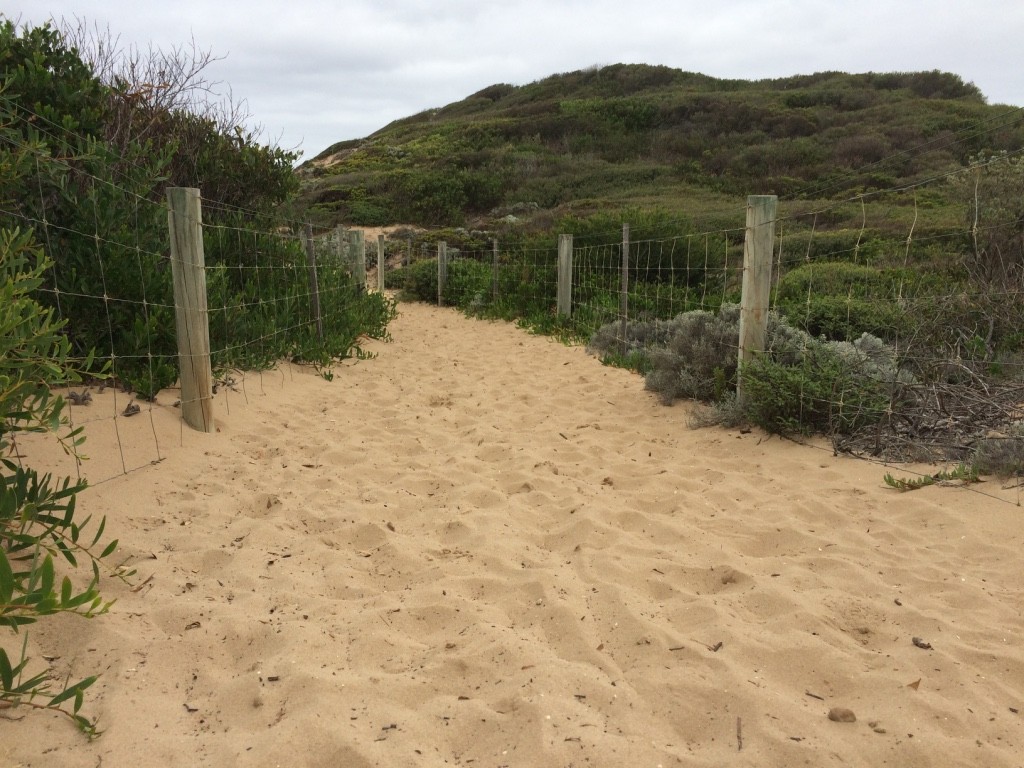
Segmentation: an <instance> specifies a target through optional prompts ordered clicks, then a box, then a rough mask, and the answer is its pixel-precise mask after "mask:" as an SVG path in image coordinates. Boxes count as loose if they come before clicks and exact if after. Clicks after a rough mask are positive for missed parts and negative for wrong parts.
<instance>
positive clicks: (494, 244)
mask: <svg viewBox="0 0 1024 768" xmlns="http://www.w3.org/2000/svg"><path fill="white" fill-rule="evenodd" d="M491 250H492V258H491V299H492V300H494V301H497V300H498V238H496V237H495V238H493V239H492V240H491Z"/></svg>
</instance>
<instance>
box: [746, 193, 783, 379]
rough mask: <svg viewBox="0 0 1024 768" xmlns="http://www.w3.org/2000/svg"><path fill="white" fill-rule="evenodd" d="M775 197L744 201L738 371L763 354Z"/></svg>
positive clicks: (755, 196)
mask: <svg viewBox="0 0 1024 768" xmlns="http://www.w3.org/2000/svg"><path fill="white" fill-rule="evenodd" d="M778 200H779V199H778V197H776V196H775V195H750V196H749V197H748V198H747V231H746V236H745V237H744V241H743V296H742V298H741V299H740V350H739V367H740V371H741V372H742V370H743V366H744V364H746V363H747V362H749V361H750V360H751V359H753V358H754V356H755V355H759V354H760V353H762V352H764V339H765V333H766V331H767V328H768V303H769V300H770V298H771V284H772V247H773V244H774V242H775V214H776V209H777V206H778ZM742 381H743V377H742V375H741V376H739V377H738V378H737V384H736V395H737V397H738V398H740V399H742V398H743V387H742Z"/></svg>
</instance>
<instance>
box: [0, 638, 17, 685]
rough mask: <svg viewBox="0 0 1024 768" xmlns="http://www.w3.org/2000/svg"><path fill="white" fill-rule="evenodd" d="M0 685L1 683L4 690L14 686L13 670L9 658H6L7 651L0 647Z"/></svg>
mask: <svg viewBox="0 0 1024 768" xmlns="http://www.w3.org/2000/svg"><path fill="white" fill-rule="evenodd" d="M0 685H3V690H5V691H9V690H11V688H12V687H14V670H13V669H12V668H11V660H10V659H8V658H7V652H6V651H5V650H4V649H3V648H0Z"/></svg>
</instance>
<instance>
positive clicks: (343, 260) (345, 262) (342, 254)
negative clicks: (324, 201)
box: [334, 224, 352, 274]
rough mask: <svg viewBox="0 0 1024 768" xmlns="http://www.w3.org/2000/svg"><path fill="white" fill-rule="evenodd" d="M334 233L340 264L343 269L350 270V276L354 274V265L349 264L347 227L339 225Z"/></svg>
mask: <svg viewBox="0 0 1024 768" xmlns="http://www.w3.org/2000/svg"><path fill="white" fill-rule="evenodd" d="M334 232H335V235H334V236H335V237H336V238H337V242H338V263H339V264H341V266H342V268H344V269H346V270H348V273H349V274H352V265H351V264H349V259H348V236H347V235H346V234H345V227H343V226H342V225H341V224H339V225H338V227H337V229H335V230H334Z"/></svg>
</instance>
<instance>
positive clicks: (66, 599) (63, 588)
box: [60, 576, 72, 606]
mask: <svg viewBox="0 0 1024 768" xmlns="http://www.w3.org/2000/svg"><path fill="white" fill-rule="evenodd" d="M71 590H72V585H71V579H69V578H68V577H67V576H65V577H64V581H62V582H61V585H60V604H61V605H63V606H67V605H68V603H70V602H71Z"/></svg>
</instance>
